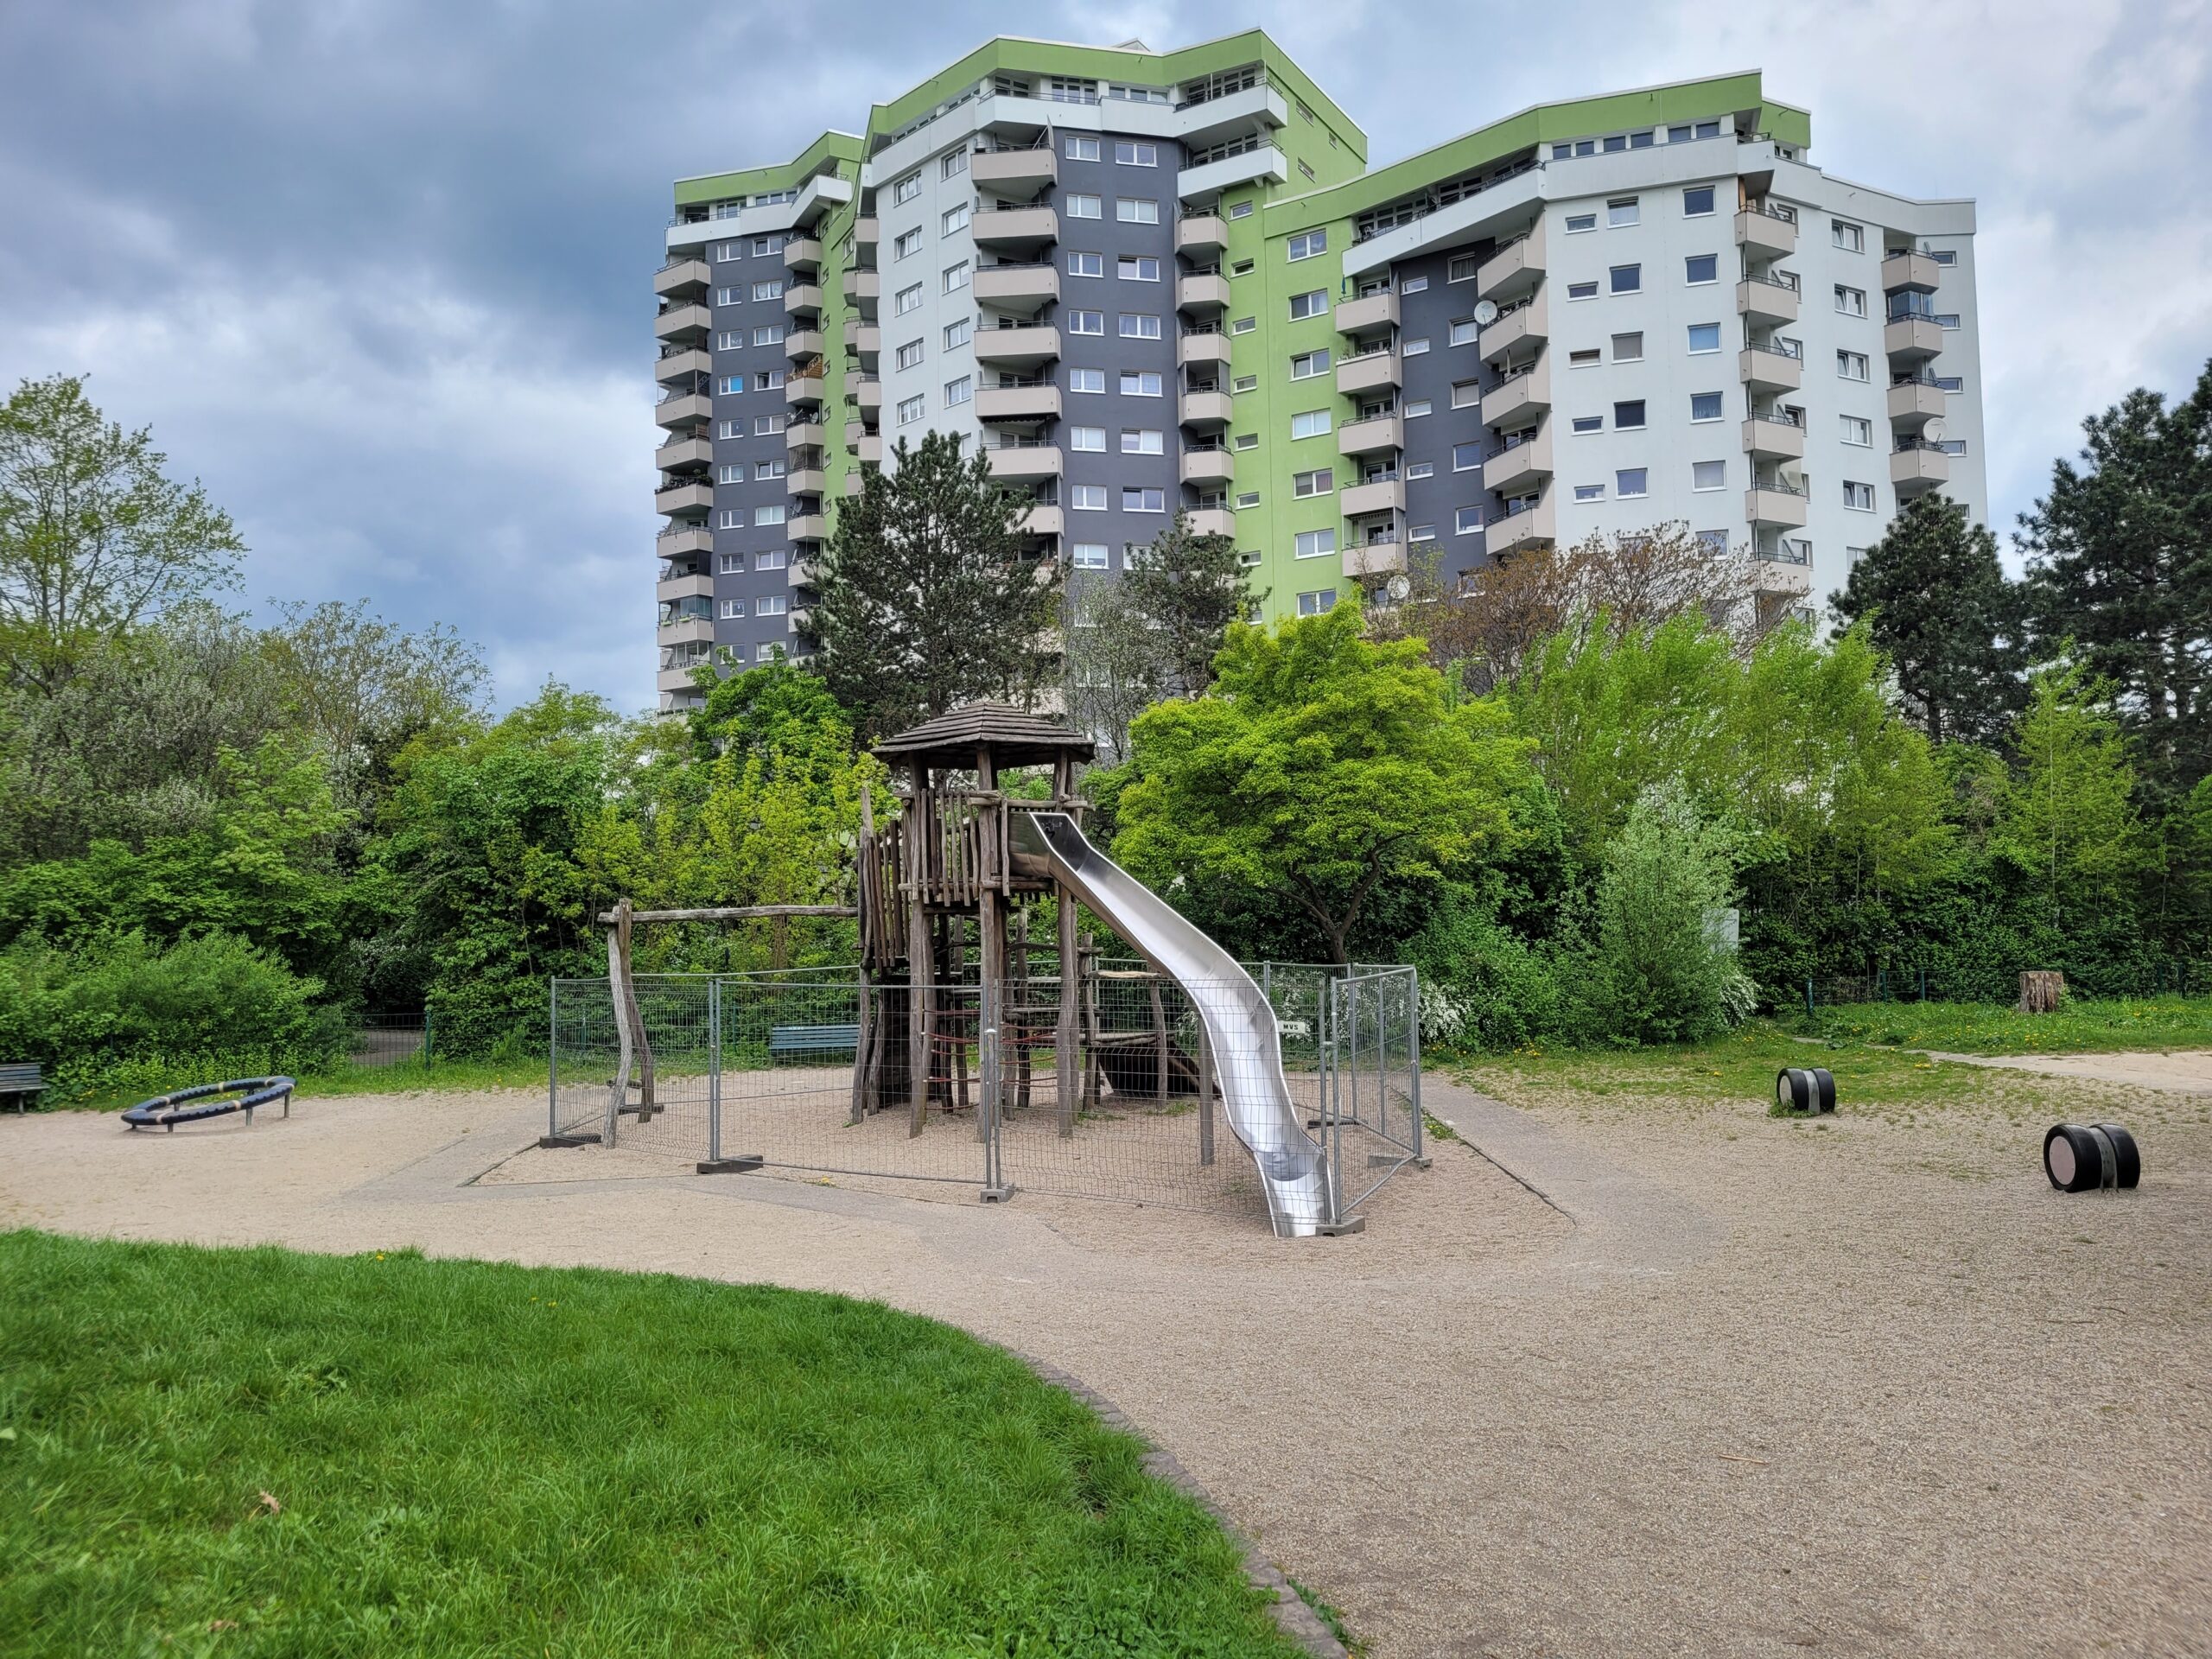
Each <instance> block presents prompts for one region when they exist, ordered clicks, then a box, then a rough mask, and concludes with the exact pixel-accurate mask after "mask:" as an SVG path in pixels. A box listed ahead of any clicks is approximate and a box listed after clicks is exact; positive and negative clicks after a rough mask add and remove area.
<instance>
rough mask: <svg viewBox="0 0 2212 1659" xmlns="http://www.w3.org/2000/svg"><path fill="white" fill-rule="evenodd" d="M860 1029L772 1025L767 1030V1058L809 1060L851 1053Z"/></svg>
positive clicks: (857, 1045) (854, 1050) (771, 1059)
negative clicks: (816, 1057)
mask: <svg viewBox="0 0 2212 1659" xmlns="http://www.w3.org/2000/svg"><path fill="white" fill-rule="evenodd" d="M860 1046H861V1028H860V1027H858V1026H857V1025H851V1026H773V1027H770V1028H769V1031H768V1059H769V1062H770V1063H771V1064H773V1063H774V1062H776V1061H777V1060H782V1059H798V1058H811V1057H812V1056H814V1055H817V1054H822V1053H844V1054H851V1053H854V1052H856V1051H857V1050H858V1049H859V1047H860Z"/></svg>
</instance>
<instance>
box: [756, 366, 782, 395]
mask: <svg viewBox="0 0 2212 1659" xmlns="http://www.w3.org/2000/svg"><path fill="white" fill-rule="evenodd" d="M783 385H784V372H783V371H782V370H781V369H762V370H760V371H759V372H756V373H755V374H754V375H753V391H781V390H782V389H783Z"/></svg>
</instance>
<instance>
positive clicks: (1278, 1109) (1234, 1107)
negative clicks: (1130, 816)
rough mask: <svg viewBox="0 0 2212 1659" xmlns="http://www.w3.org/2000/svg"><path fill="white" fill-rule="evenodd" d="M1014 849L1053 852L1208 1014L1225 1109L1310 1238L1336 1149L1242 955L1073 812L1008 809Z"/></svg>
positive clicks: (1278, 1203) (1287, 1230)
mask: <svg viewBox="0 0 2212 1659" xmlns="http://www.w3.org/2000/svg"><path fill="white" fill-rule="evenodd" d="M1010 816H1011V817H1012V819H1013V823H1012V830H1013V840H1014V848H1015V849H1016V850H1017V851H1020V852H1023V853H1028V854H1033V855H1038V856H1041V857H1043V858H1046V859H1048V860H1050V861H1051V862H1052V869H1053V873H1054V874H1056V875H1058V878H1059V879H1060V880H1061V881H1062V882H1064V883H1065V885H1066V886H1068V887H1071V888H1073V889H1074V890H1075V892H1076V893H1078V894H1079V895H1081V897H1082V899H1083V902H1084V904H1086V905H1088V906H1090V907H1091V909H1093V910H1095V911H1096V912H1098V913H1099V914H1100V915H1101V916H1103V917H1104V918H1106V920H1107V921H1108V922H1109V924H1110V925H1112V926H1113V928H1114V931H1116V932H1117V933H1119V934H1120V935H1121V936H1122V938H1124V939H1126V940H1128V943H1129V944H1130V945H1132V946H1133V947H1134V948H1135V950H1136V951H1137V954H1138V955H1140V956H1141V957H1143V958H1144V959H1145V960H1146V961H1147V962H1148V963H1151V964H1152V966H1153V967H1154V969H1156V970H1157V971H1159V972H1160V973H1163V974H1165V975H1166V976H1168V977H1169V978H1170V979H1172V980H1173V981H1174V982H1176V983H1177V984H1178V985H1179V986H1181V987H1182V988H1183V994H1184V995H1185V996H1187V997H1189V998H1190V999H1191V1006H1192V1007H1193V1008H1194V1009H1196V1010H1197V1011H1198V1017H1199V1018H1200V1019H1202V1020H1205V1027H1206V1037H1207V1039H1208V1040H1209V1041H1210V1042H1211V1045H1212V1048H1213V1070H1214V1075H1215V1077H1216V1078H1217V1081H1218V1082H1219V1084H1220V1085H1221V1098H1222V1108H1223V1113H1224V1116H1226V1117H1227V1118H1228V1120H1229V1127H1230V1130H1231V1131H1232V1132H1234V1134H1235V1135H1236V1138H1237V1139H1238V1140H1239V1141H1243V1143H1244V1148H1245V1150H1246V1151H1248V1152H1249V1153H1250V1154H1252V1161H1253V1162H1254V1163H1255V1164H1256V1165H1257V1166H1259V1171H1260V1183H1261V1185H1262V1186H1264V1187H1265V1188H1266V1189H1267V1194H1268V1214H1269V1215H1270V1216H1272V1217H1274V1229H1275V1236H1277V1237H1278V1238H1302V1237H1305V1236H1308V1235H1311V1234H1313V1233H1318V1232H1319V1231H1321V1230H1323V1229H1325V1228H1326V1227H1328V1226H1329V1225H1330V1224H1331V1223H1332V1222H1333V1221H1334V1220H1335V1217H1334V1216H1333V1214H1332V1210H1333V1207H1334V1206H1333V1205H1332V1200H1331V1196H1330V1181H1329V1160H1328V1154H1327V1153H1326V1152H1325V1150H1324V1149H1323V1147H1322V1146H1321V1144H1320V1143H1319V1141H1315V1140H1314V1139H1313V1136H1311V1135H1307V1134H1306V1127H1305V1124H1304V1122H1302V1121H1301V1120H1302V1117H1303V1114H1302V1113H1301V1112H1300V1109H1299V1106H1298V1103H1297V1102H1295V1101H1294V1100H1293V1099H1292V1098H1291V1095H1290V1084H1289V1083H1288V1082H1287V1080H1286V1079H1285V1078H1284V1077H1283V1071H1282V1044H1281V1039H1280V1033H1278V1031H1277V1029H1276V1026H1275V1015H1274V1009H1273V1008H1272V1007H1269V1006H1268V999H1267V997H1266V996H1265V995H1263V994H1262V991H1261V989H1260V988H1259V987H1258V986H1257V985H1255V984H1254V983H1253V982H1252V976H1250V975H1249V974H1248V973H1246V972H1245V971H1244V969H1243V968H1241V967H1240V966H1238V965H1237V963H1236V958H1235V957H1232V956H1230V954H1229V953H1228V952H1227V951H1226V950H1223V949H1222V948H1221V947H1220V946H1219V945H1217V944H1215V943H1214V942H1213V941H1212V940H1211V939H1210V938H1206V936H1205V934H1203V933H1201V932H1200V931H1198V929H1197V928H1195V927H1193V926H1192V925H1191V924H1190V923H1189V922H1187V921H1185V919H1184V918H1182V917H1181V916H1180V915H1179V914H1178V913H1177V912H1176V911H1175V910H1174V908H1173V906H1170V905H1168V904H1167V903H1166V901H1165V900H1163V899H1160V898H1159V897H1157V896H1156V895H1155V894H1154V893H1153V892H1152V890H1151V889H1150V888H1149V887H1146V886H1145V885H1144V883H1142V882H1141V881H1140V880H1137V879H1136V878H1135V876H1133V875H1131V874H1129V873H1128V871H1127V870H1124V869H1123V868H1122V867H1121V866H1120V865H1118V864H1116V863H1115V862H1114V861H1113V860H1111V859H1110V858H1108V857H1107V856H1106V855H1105V854H1103V853H1102V852H1100V851H1099V850H1098V849H1096V847H1093V846H1092V845H1091V844H1090V842H1089V841H1087V840H1085V839H1084V833H1083V831H1082V829H1080V828H1078V827H1077V823H1076V822H1075V820H1074V819H1073V818H1071V817H1069V816H1068V815H1067V814H1066V813H1065V812H1016V813H1014V814H1012V815H1010Z"/></svg>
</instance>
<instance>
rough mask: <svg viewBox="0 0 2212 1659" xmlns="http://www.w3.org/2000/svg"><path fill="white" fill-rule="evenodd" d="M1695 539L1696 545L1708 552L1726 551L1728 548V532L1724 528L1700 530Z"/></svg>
mask: <svg viewBox="0 0 2212 1659" xmlns="http://www.w3.org/2000/svg"><path fill="white" fill-rule="evenodd" d="M1697 539H1698V545H1700V547H1702V548H1704V549H1705V550H1706V551H1707V552H1708V553H1726V551H1727V550H1728V532H1727V531H1725V530H1700V531H1698V533H1697Z"/></svg>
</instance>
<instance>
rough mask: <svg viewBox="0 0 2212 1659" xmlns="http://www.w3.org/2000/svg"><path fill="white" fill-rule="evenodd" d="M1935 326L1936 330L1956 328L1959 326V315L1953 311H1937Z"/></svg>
mask: <svg viewBox="0 0 2212 1659" xmlns="http://www.w3.org/2000/svg"><path fill="white" fill-rule="evenodd" d="M1958 326H1959V314H1958V313H1957V312H1955V311H1938V312H1937V313H1936V327H1938V328H1955V327H1958Z"/></svg>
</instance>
